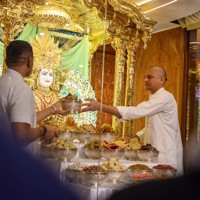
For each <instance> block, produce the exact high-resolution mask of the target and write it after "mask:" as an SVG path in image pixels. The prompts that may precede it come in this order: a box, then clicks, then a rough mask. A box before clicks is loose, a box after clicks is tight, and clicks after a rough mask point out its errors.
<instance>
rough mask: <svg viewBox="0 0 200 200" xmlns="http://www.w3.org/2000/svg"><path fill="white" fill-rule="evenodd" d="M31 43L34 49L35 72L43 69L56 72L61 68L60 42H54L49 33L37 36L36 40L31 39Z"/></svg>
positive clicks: (45, 32)
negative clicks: (55, 70)
mask: <svg viewBox="0 0 200 200" xmlns="http://www.w3.org/2000/svg"><path fill="white" fill-rule="evenodd" d="M30 43H31V45H32V47H33V55H34V69H35V70H37V71H38V70H41V69H43V68H46V69H53V70H54V69H56V68H57V67H59V66H60V62H61V52H62V49H59V47H58V42H57V43H55V42H54V38H53V37H51V36H50V35H49V34H48V31H44V32H43V34H42V35H39V36H38V35H36V38H35V40H33V39H30Z"/></svg>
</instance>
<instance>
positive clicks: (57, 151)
mask: <svg viewBox="0 0 200 200" xmlns="http://www.w3.org/2000/svg"><path fill="white" fill-rule="evenodd" d="M76 154H77V148H66V149H65V148H63V149H62V148H53V157H54V158H55V159H58V160H64V161H70V160H71V159H72V158H74V157H75V156H76Z"/></svg>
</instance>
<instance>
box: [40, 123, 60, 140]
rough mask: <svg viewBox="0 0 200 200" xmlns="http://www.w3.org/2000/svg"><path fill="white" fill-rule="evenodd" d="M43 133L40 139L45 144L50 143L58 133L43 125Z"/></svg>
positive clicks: (51, 127)
mask: <svg viewBox="0 0 200 200" xmlns="http://www.w3.org/2000/svg"><path fill="white" fill-rule="evenodd" d="M44 127H45V129H46V130H45V133H44V136H43V137H42V138H43V139H44V141H45V142H46V143H50V142H51V141H52V140H53V139H54V138H55V137H58V131H57V130H56V129H55V128H54V127H53V126H49V125H45V126H44Z"/></svg>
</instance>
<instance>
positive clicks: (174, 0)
mask: <svg viewBox="0 0 200 200" xmlns="http://www.w3.org/2000/svg"><path fill="white" fill-rule="evenodd" d="M176 1H178V0H173V1H170V2H168V3H165V4H162V5H160V6H157V7H155V8H152V9H150V10H147V11H145V12H144V13H148V12H151V11H153V10H157V9H159V8H162V7H164V6H167V5H169V4H172V3H175V2H176Z"/></svg>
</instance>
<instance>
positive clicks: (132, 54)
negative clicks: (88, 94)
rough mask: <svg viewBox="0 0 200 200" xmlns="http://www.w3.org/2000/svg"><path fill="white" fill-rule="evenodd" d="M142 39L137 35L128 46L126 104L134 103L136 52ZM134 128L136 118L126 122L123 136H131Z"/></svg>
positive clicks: (131, 104)
mask: <svg viewBox="0 0 200 200" xmlns="http://www.w3.org/2000/svg"><path fill="white" fill-rule="evenodd" d="M139 41H140V39H139V38H138V37H137V36H136V37H135V39H132V40H131V42H129V44H128V46H127V57H128V59H127V71H126V90H125V106H133V105H134V88H135V87H134V78H135V63H136V52H137V48H138V46H139ZM133 130H134V120H130V121H126V122H124V126H123V137H131V136H132V134H133Z"/></svg>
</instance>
